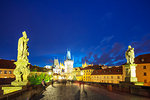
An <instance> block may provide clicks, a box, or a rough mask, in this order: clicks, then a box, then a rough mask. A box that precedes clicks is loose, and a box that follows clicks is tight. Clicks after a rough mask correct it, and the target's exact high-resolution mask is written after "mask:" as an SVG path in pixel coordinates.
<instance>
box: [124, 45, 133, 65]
mask: <svg viewBox="0 0 150 100" xmlns="http://www.w3.org/2000/svg"><path fill="white" fill-rule="evenodd" d="M125 57H126V59H127V64H134V58H135V56H134V48H132V47H131V46H130V45H129V46H128V50H127V51H126V53H125Z"/></svg>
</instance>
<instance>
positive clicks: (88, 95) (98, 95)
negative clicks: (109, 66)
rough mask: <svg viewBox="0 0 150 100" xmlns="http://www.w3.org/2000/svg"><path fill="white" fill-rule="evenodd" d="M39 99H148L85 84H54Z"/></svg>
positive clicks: (149, 99) (147, 99)
mask: <svg viewBox="0 0 150 100" xmlns="http://www.w3.org/2000/svg"><path fill="white" fill-rule="evenodd" d="M39 100H150V98H146V97H140V96H135V95H130V94H125V93H113V92H109V91H108V90H106V89H103V88H98V87H93V86H89V85H85V86H84V89H83V86H81V89H80V87H79V85H78V84H67V85H63V84H55V85H54V86H53V87H52V86H49V87H47V88H46V91H45V92H43V94H42V95H41V96H40V98H39Z"/></svg>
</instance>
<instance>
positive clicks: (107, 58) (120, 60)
mask: <svg viewBox="0 0 150 100" xmlns="http://www.w3.org/2000/svg"><path fill="white" fill-rule="evenodd" d="M112 38H113V36H112V37H108V38H104V39H103V40H102V41H101V42H100V43H102V44H103V43H105V41H106V42H107V41H110V40H111V39H112ZM102 44H100V45H102ZM130 45H131V46H132V47H133V48H135V55H136V56H138V55H140V54H145V53H150V34H147V35H145V36H143V38H142V39H141V40H139V41H133V42H131V43H130ZM99 47H102V46H99ZM127 48H128V46H127V45H126V46H125V45H124V44H122V43H118V42H115V43H114V44H113V45H112V47H111V49H110V50H108V47H107V46H106V47H105V46H104V47H103V48H101V49H100V51H99V53H97V54H94V53H95V51H93V52H90V53H89V54H88V55H87V56H85V57H83V58H82V61H87V62H88V63H93V64H106V65H112V66H113V65H121V64H124V63H125V62H126V59H125V51H126V50H127Z"/></svg>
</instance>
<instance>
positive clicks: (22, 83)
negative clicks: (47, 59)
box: [11, 81, 28, 86]
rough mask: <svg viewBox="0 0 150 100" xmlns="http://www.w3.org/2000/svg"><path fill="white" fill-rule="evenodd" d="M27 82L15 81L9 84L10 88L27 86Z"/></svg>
mask: <svg viewBox="0 0 150 100" xmlns="http://www.w3.org/2000/svg"><path fill="white" fill-rule="evenodd" d="M27 83H28V81H21V82H17V81H13V82H11V85H12V86H24V85H27Z"/></svg>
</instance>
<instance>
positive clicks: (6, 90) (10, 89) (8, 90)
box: [2, 86, 22, 95]
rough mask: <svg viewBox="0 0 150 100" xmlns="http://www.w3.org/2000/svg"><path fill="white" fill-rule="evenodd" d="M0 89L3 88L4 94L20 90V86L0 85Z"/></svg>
mask: <svg viewBox="0 0 150 100" xmlns="http://www.w3.org/2000/svg"><path fill="white" fill-rule="evenodd" d="M2 90H3V95H5V94H8V93H11V92H15V91H18V90H22V86H18V87H13V86H10V87H2Z"/></svg>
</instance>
